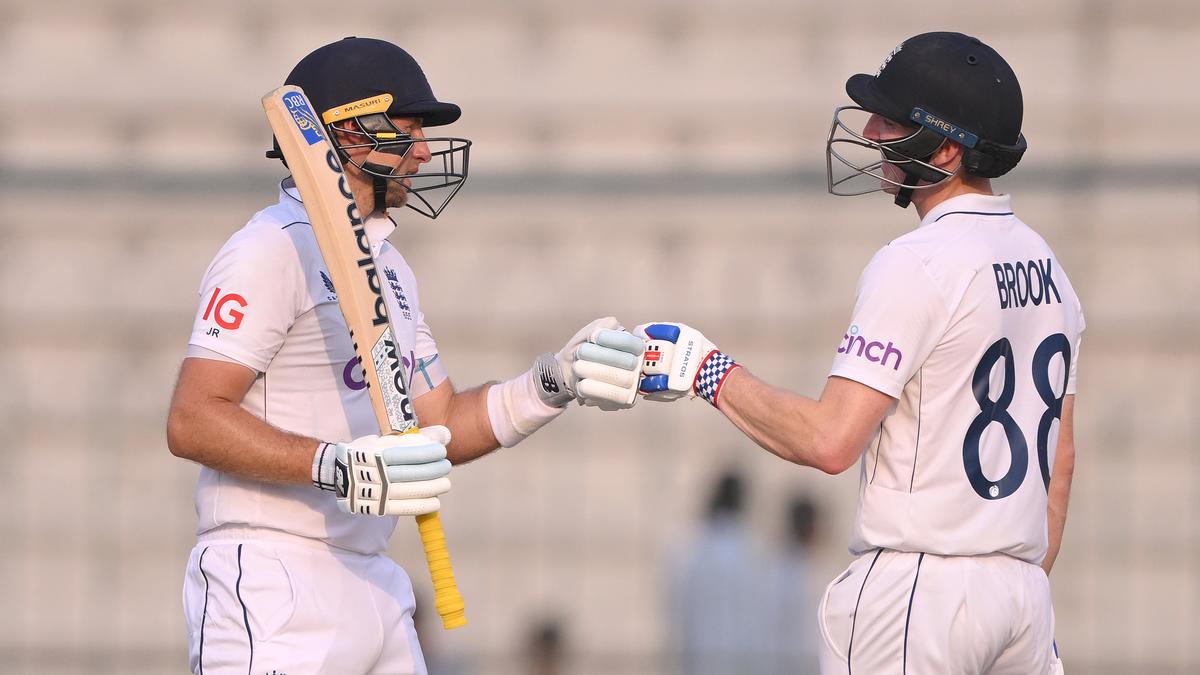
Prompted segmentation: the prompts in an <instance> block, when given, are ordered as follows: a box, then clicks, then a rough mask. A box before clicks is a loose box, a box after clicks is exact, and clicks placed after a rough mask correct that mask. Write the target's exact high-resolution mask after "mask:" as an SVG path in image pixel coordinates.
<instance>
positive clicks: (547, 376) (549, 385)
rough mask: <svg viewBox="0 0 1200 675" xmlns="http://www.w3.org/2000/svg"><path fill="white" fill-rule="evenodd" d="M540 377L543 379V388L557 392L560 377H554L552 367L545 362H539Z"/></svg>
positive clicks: (553, 392)
mask: <svg viewBox="0 0 1200 675" xmlns="http://www.w3.org/2000/svg"><path fill="white" fill-rule="evenodd" d="M538 379H540V380H541V384H542V389H543V390H544V391H546V392H548V393H551V394H557V393H558V392H559V388H558V378H556V377H554V373H552V372H550V368H548V367H546V366H545V365H543V364H538Z"/></svg>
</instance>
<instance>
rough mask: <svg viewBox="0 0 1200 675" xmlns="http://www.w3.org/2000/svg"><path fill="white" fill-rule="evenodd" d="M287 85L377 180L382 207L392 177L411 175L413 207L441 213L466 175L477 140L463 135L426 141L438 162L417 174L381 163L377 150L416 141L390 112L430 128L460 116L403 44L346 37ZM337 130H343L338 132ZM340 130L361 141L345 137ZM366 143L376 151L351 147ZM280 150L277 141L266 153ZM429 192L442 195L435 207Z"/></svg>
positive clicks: (393, 151)
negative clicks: (359, 154) (355, 151)
mask: <svg viewBox="0 0 1200 675" xmlns="http://www.w3.org/2000/svg"><path fill="white" fill-rule="evenodd" d="M285 84H290V85H295V86H298V87H300V88H301V89H303V90H304V93H305V94H306V95H307V96H308V99H309V101H311V102H312V105H313V108H314V110H315V111H316V113H317V115H318V116H319V117H320V118H321V120H322V122H323V123H324V125H325V128H326V132H327V134H328V137H329V138H330V140H331V142H332V143H333V145H334V147H336V148H337V150H338V154H339V156H340V157H341V160H342V162H344V163H346V162H348V163H351V164H353V165H354V166H356V167H358V168H359V169H362V171H363V172H364V173H366V174H369V175H370V176H371V177H372V180H373V187H374V193H375V203H376V205H377V206H378V205H380V204H383V203H384V201H383V200H384V196H385V194H386V190H387V186H388V181H395V182H399V181H401V180H403V179H407V180H408V181H409V182H410V183H411V185H410V186H405V190H406V191H407V192H408V193H409V197H410V198H409V200H408V202H407V206H408V207H409V208H411V209H413V210H415V211H417V212H418V213H421V214H422V215H425V216H427V217H429V218H436V217H437V216H438V215H439V214H440V213H441V212H442V210H443V209H445V208H446V205H447V204H449V202H450V200H451V199H452V198H453V197H454V195H455V194H457V192H458V189H459V188H460V187H462V183H463V181H465V180H466V178H467V169H468V159H469V152H470V147H471V141H469V140H467V139H465V138H458V137H452V136H439V137H433V136H426V137H425V138H422V139H420V141H421V142H424V143H426V144H427V145H428V147H429V148H430V154H431V155H432V159H431V162H430V166H429V167H422V170H420V171H419V172H417V173H415V174H411V175H398V174H397V175H393V173H392V171H393V169H392V166H391V165H392V164H394V160H392V161H391V162H381V161H378V160H386V159H387V158H386V157H383V156H381V155H379V154H377V153H384V154H390V155H398V156H401V157H403V156H404V155H405V154H406V153H407V152H409V150H411V149H412V147H413V146H414V145H415V143H414V142H413V140H412V136H411V135H409V134H407V133H405V132H403V131H401V130H400V129H399V128H397V127H396V126H395V124H394V123H393V121H392V117H415V118H418V119H420V120H421V126H422V127H423V128H428V127H435V126H442V125H446V124H450V123H452V122H454V121H456V120H457V119H458V118H459V117H460V116H461V115H462V110H461V109H460V108H459V107H458V106H457V105H455V104H453V103H447V102H444V101H439V100H438V99H437V97H436V96H434V94H433V89H432V88H431V87H430V86H429V80H428V79H426V77H425V73H424V71H422V70H421V66H420V65H419V64H418V63H417V61H416V59H414V58H413V57H412V56H411V55H410V54H409V53H408V52H406V51H404V50H403V49H401V48H400V47H398V46H396V45H394V44H392V43H390V42H387V41H384V40H376V39H373V38H360V37H347V38H344V39H342V40H338V41H337V42H333V43H330V44H327V45H325V46H323V47H320V48H318V49H317V50H315V51H313V52H312V53H311V54H309V55H308V56H305V57H304V58H303V59H301V60H300V62H299V63H298V64H296V67H295V68H293V69H292V72H291V74H289V75H288V77H287V80H286V81H285ZM346 120H352V122H350V123H346ZM335 127H336V129H337V131H338V132H339V133H338V134H335V133H334V128H335ZM338 135H343V136H344V135H349V136H350V137H351V138H354V139H355V140H354V141H353V142H345V141H339V140H338ZM360 147H366V148H370V149H371V152H370V153H368V154H367V155H366V156H365V158H363V159H361V160H357V161H356V160H354V159H352V158H351V157H350V154H349V153H348V152H347V150H350V149H352V148H360ZM277 153H278V146H276V150H275V153H268V156H276V154H277ZM280 158H281V159H282V157H280ZM373 160H375V161H373ZM401 185H402V186H403V185H404V184H403V183H401ZM431 191H432V192H438V193H439V194H441V199H438V200H435V201H436V202H437V204H436V205H435V203H434V202H431V201H430V199H429V197H430V196H432V195H429V194H422V193H429V192H431ZM414 197H415V199H413V198H414Z"/></svg>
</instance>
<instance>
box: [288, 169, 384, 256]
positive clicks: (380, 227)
mask: <svg viewBox="0 0 1200 675" xmlns="http://www.w3.org/2000/svg"><path fill="white" fill-rule="evenodd" d="M279 203H280V204H286V205H289V206H291V207H292V208H293V209H294V210H295V211H296V213H297V219H298V220H303V221H304V222H308V214H307V213H305V212H304V200H303V199H301V198H300V190H298V189H297V188H296V181H294V180H292V177H291V176H288V177H287V178H284V179H283V180H282V181H280V183H279ZM363 229H365V230H366V231H367V239H368V240H369V241H370V242H371V244H372V246H373V247H378V246H379V245H380V244H382V243H383V242H384V241H386V240H387V238H388V236H389V235H391V234H392V232H393V231H394V230H395V229H396V223H395V222H393V221H392V219H391V218H389V217H387V215H386V214H383V215H381V214H378V213H373V214H371V215H370V216H369V217H368V218H367V219H366V221H365V222H364V223H363ZM374 252H375V253H378V251H374Z"/></svg>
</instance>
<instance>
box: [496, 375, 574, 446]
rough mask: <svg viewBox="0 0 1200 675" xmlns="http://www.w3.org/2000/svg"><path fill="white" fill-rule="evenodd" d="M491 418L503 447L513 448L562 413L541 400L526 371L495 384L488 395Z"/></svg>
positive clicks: (561, 410) (530, 376) (560, 409)
mask: <svg viewBox="0 0 1200 675" xmlns="http://www.w3.org/2000/svg"><path fill="white" fill-rule="evenodd" d="M487 407H488V419H489V420H490V421H491V423H492V433H493V434H495V436H496V440H497V441H499V442H500V445H501V447H505V448H511V447H512V446H514V445H516V444H517V443H520V442H521V441H523V440H525V438H526V437H528V436H529V435H530V434H532V433H533V432H535V431H537V430H538V429H541V428H542V427H543V426H545V425H546V424H549V423H550V421H551V420H553V419H554V418H555V417H558V416H559V415H561V414H562V412H563V410H565V408H554V407H551V406H548V405H546V404H545V403H544V402H542V399H541V398H539V397H538V395H537V389H536V388H535V386H534V384H533V371H532V370H527V371H525V372H524V373H522V374H521V375H518V376H517V377H514V378H513V379H511V380H508V381H507V382H501V383H500V384H494V385H492V387H491V388H490V389H488V394H487Z"/></svg>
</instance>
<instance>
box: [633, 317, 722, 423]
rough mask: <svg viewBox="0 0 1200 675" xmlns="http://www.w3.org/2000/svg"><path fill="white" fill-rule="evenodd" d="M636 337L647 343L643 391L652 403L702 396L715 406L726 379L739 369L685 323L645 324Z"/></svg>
mask: <svg viewBox="0 0 1200 675" xmlns="http://www.w3.org/2000/svg"><path fill="white" fill-rule="evenodd" d="M633 334H634V335H636V336H637V337H640V338H642V339H643V340H644V341H645V343H646V351H645V353H644V354H643V355H642V381H641V384H640V386H639V390H640V391H641V392H642V393H643V394H644V395H645V397H646V398H648V399H650V400H652V401H674V400H676V399H678V398H682V397H684V396H687V397H689V398H692V397H696V396H699V397H700V398H703V399H704V400H705V401H708V402H709V403H711V404H713V405H714V406H715V405H716V404H717V398H718V397H719V396H720V395H721V387H722V386H723V385H724V384H725V379H726V378H727V377H729V373H730V372H732V371H733V369H734V368H738V367H739V366H738V364H737V363H736V362H734V360H733V359H732V358H730V357H729V356H728V355H726V354H725V353H724V352H722V351H721V350H719V349H717V347H716V345H714V344H713V343H712V342H709V341H708V339H707V338H705V337H704V336H703V335H702V334H701V333H700V331H698V330H696V329H695V328H692V327H691V326H687V325H684V324H682V323H666V322H658V323H644V324H642V325H640V326H638V327H637V328H634V329H633Z"/></svg>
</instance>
